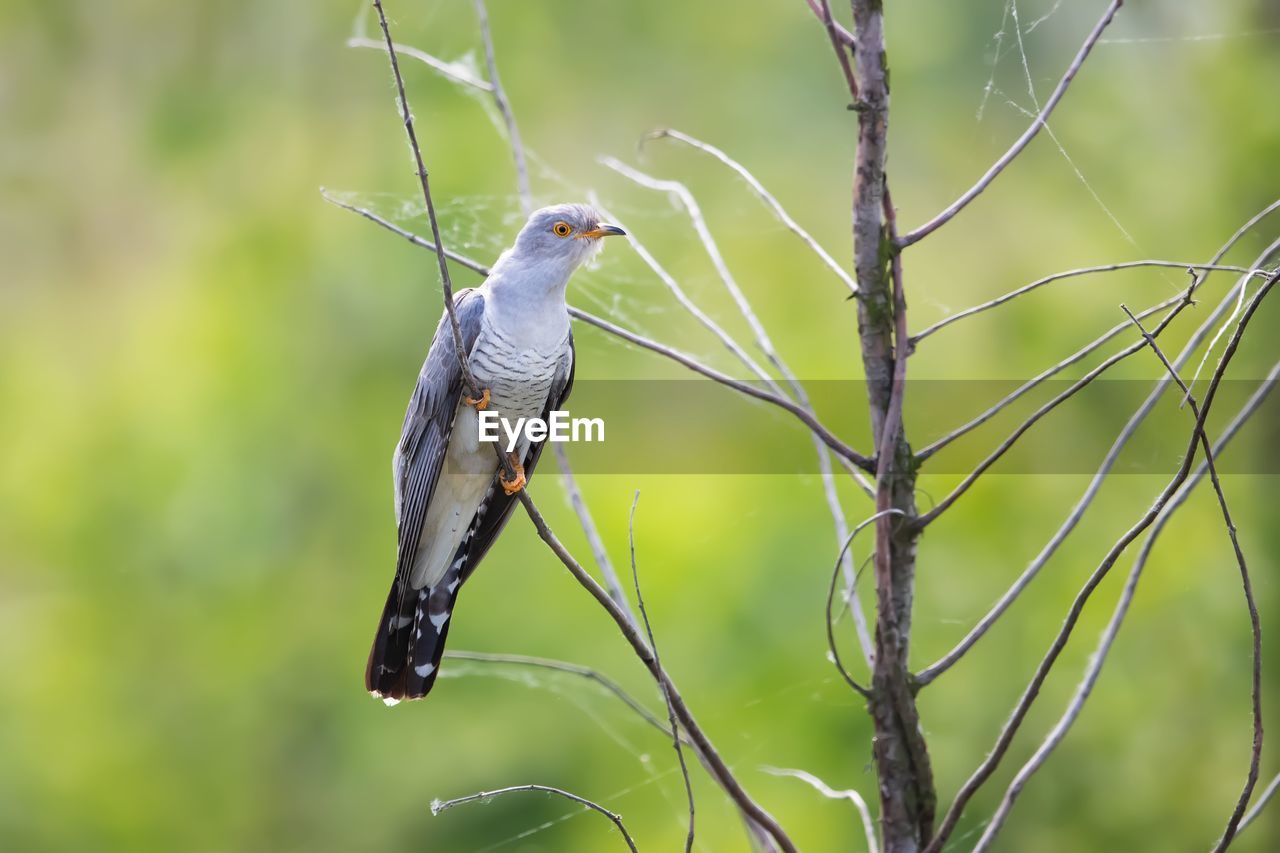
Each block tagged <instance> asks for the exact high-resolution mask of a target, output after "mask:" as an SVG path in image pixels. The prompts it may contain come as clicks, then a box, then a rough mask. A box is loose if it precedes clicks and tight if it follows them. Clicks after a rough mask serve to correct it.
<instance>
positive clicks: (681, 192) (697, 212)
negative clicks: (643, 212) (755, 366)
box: [600, 157, 781, 372]
mask: <svg viewBox="0 0 1280 853" xmlns="http://www.w3.org/2000/svg"><path fill="white" fill-rule="evenodd" d="M600 162H601V163H603V164H604V165H605V166H607V167H609V168H610V169H613V170H614V171H615V172H617V173H618V174H620V175H622V176H623V177H624V178H627V179H628V180H631V181H634V182H635V183H637V184H639V185H640V186H642V187H646V188H648V189H651V190H657V191H659V192H666V193H671V194H673V195H675V196H676V198H678V199H680V204H681V205H682V206H683V207H684V209H685V213H687V214H688V215H689V221H690V222H691V223H693V230H694V232H695V233H696V234H697V235H698V239H699V240H700V241H701V242H702V247H703V249H704V250H705V251H706V253H707V257H708V258H710V259H711V265H712V266H713V267H715V269H716V274H717V275H719V277H720V281H721V282H722V283H723V284H724V286H725V289H726V290H728V291H729V296H730V297H732V298H733V301H734V304H735V305H737V306H738V313H739V314H741V315H742V318H743V319H744V320H746V321H747V326H748V327H749V328H750V329H751V334H752V336H753V337H754V338H755V339H756V346H758V347H759V348H760V351H761V352H763V353H764V354H765V357H766V358H768V359H769V361H770V363H772V364H773V365H774V366H775V367H776V366H778V364H779V362H780V361H781V359H780V358H779V357H778V353H777V350H776V349H775V348H774V346H773V341H771V340H770V339H769V333H768V332H767V331H765V328H764V324H763V323H761V322H760V318H759V317H757V316H756V312H755V310H754V309H753V308H752V307H751V303H750V301H749V300H748V299H747V297H746V294H744V293H743V292H742V288H741V287H739V286H738V282H737V280H735V279H734V277H733V273H731V272H729V265H728V264H727V263H725V260H724V255H722V254H721V253H720V247H719V246H718V245H717V244H716V241H715V238H714V237H712V236H711V229H710V228H708V227H707V221H706V219H705V218H704V217H703V215H702V208H701V207H700V206H699V205H698V200H697V199H696V198H694V197H693V193H691V192H689V188H688V187H686V186H685V185H684V184H682V183H680V182H679V181H668V180H661V179H659V178H655V177H653V176H651V175H646V174H645V173H644V172H641V171H638V170H636V169H633V168H631V167H630V166H628V165H627V164H625V163H623V162H621V161H619V160H615V159H614V158H612V157H603V158H601V160H600ZM780 372H781V371H780Z"/></svg>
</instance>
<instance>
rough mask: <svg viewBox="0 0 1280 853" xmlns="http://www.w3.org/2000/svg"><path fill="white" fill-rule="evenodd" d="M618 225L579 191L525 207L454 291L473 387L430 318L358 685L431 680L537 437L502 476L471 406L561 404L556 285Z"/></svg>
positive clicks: (568, 351)
mask: <svg viewBox="0 0 1280 853" xmlns="http://www.w3.org/2000/svg"><path fill="white" fill-rule="evenodd" d="M625 233H626V232H624V231H623V230H622V229H621V228H619V227H618V226H616V225H609V224H607V223H604V222H601V217H600V214H599V213H597V212H596V210H594V209H593V208H592V207H590V206H588V205H584V204H557V205H552V206H550V207H544V208H541V209H539V210H535V211H534V212H533V213H532V214H530V216H529V219H528V221H527V222H526V223H525V225H524V227H523V228H521V229H520V232H519V234H518V235H517V236H516V239H515V243H514V244H513V245H512V246H511V247H510V248H509V249H507V250H506V251H504V252H503V253H502V254H501V256H499V258H498V260H497V262H496V263H495V264H494V265H493V268H492V270H491V271H490V273H489V276H488V278H486V279H485V281H484V282H483V283H482V284H480V285H479V286H477V287H474V288H469V289H466V290H460V291H458V293H457V294H456V296H455V299H454V309H455V313H456V316H457V320H458V325H459V327H460V330H461V333H462V344H463V349H464V350H465V352H466V354H467V364H468V366H469V367H470V369H471V373H472V375H473V377H474V378H475V382H476V386H477V387H476V388H475V389H469V388H468V387H467V386H466V381H465V376H464V374H463V372H462V367H461V365H460V363H459V359H458V349H457V347H456V345H455V342H454V336H453V329H452V325H451V322H450V319H449V316H448V313H447V312H446V313H445V314H444V315H443V316H442V317H441V318H440V323H439V324H438V325H437V327H436V331H435V337H434V338H433V339H432V341H431V346H430V348H429V349H428V351H427V357H426V360H425V361H424V362H423V365H422V370H421V371H420V372H419V374H418V380H417V384H416V386H415V387H414V389H413V394H412V396H411V397H410V400H409V406H408V410H407V411H406V412H405V417H404V425H403V427H402V428H401V433H400V440H399V442H398V443H397V444H396V448H395V452H394V454H393V455H392V461H391V468H392V477H393V480H394V485H395V514H396V540H397V549H396V572H395V579H394V581H393V582H392V584H391V591H390V593H389V594H388V595H387V602H386V605H385V607H384V608H383V611H382V618H381V620H380V621H379V624H378V632H377V635H376V636H375V638H374V641H373V648H372V649H371V650H370V652H369V661H368V665H367V666H366V668H365V688H366V689H367V690H368V691H369V692H370V693H371V694H373V695H374V696H375V697H378V698H380V699H382V700H383V701H384V702H385V703H387V704H388V705H394V704H397V703H398V702H399V701H401V700H404V699H420V698H422V697H424V696H426V695H427V693H428V692H429V691H430V690H431V687H432V685H433V684H434V683H435V680H436V676H437V675H438V674H439V672H440V662H441V658H442V656H443V654H444V644H445V638H446V636H447V635H448V633H449V625H450V623H451V621H452V616H453V610H454V606H455V604H456V603H457V600H458V592H459V590H460V589H461V587H462V585H463V584H464V583H465V582H466V581H467V579H468V578H469V577H470V576H471V574H472V572H474V571H475V570H476V567H477V566H478V565H479V563H480V561H481V560H482V559H483V558H484V556H485V554H486V552H488V550H489V548H490V547H491V546H492V545H493V543H494V541H495V540H496V539H497V537H498V535H499V534H500V533H501V532H502V529H503V527H504V526H505V524H506V522H507V519H508V518H509V517H510V515H511V511H512V510H513V509H514V508H515V505H516V503H517V502H518V501H519V497H518V493H519V491H520V490H521V489H523V488H524V487H525V485H526V484H527V482H528V478H529V477H531V476H532V475H533V470H534V468H535V466H536V465H537V463H538V457H539V456H540V455H541V452H542V448H543V445H544V444H545V441H541V442H533V441H530V440H529V439H528V438H527V436H526V437H522V438H521V439H520V440H519V443H518V444H517V446H516V448H515V450H514V451H512V452H510V453H509V454H508V460H509V462H510V467H511V470H512V472H513V476H512V477H511V478H508V477H507V472H506V470H505V466H502V465H501V464H500V463H499V457H498V454H497V452H495V448H494V446H492V445H490V444H489V443H488V442H482V441H481V440H480V430H479V426H480V414H479V413H480V412H481V411H492V412H495V413H497V414H498V415H499V416H500V417H501V418H504V419H506V420H507V421H508V423H511V424H514V423H516V422H517V420H516V419H517V418H522V417H523V418H530V417H541V418H543V419H544V420H545V419H546V418H547V417H548V414H549V412H551V411H553V410H557V409H559V408H560V407H561V406H563V405H564V402H565V400H566V399H567V398H568V396H569V393H570V391H571V390H572V387H573V376H574V366H575V352H574V345H573V332H572V330H571V328H570V324H569V312H568V306H567V304H566V302H565V290H566V288H567V286H568V283H569V279H570V277H571V276H572V275H573V273H574V272H575V271H576V270H577V269H578V268H579V267H580V266H582V265H583V264H584V263H586V262H587V261H588V260H590V259H591V258H593V257H594V256H595V255H596V254H597V253H598V252H599V251H600V249H601V247H602V246H603V243H602V240H603V238H605V237H611V236H616V235H624V234H625ZM473 392H478V393H477V396H472V393H473Z"/></svg>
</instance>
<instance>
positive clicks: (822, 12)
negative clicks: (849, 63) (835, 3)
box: [805, 0, 854, 48]
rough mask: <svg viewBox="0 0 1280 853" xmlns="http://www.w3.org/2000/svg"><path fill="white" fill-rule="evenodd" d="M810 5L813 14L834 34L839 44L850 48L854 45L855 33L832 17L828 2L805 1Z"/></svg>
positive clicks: (833, 36)
mask: <svg viewBox="0 0 1280 853" xmlns="http://www.w3.org/2000/svg"><path fill="white" fill-rule="evenodd" d="M805 2H806V3H808V4H809V8H810V9H812V10H813V14H815V15H817V16H818V20H819V21H822V23H823V24H825V25H826V27H827V30H828V31H829V32H831V33H832V38H834V39H835V40H836V41H837V42H838V43H840V44H843V45H846V46H848V47H850V48H852V47H853V45H854V38H853V33H851V32H849V31H848V30H847V29H845V27H844V26H843V25H842V24H840V23H839V22H838V21H835V20H833V19H832V17H831V5H830V3H829V2H828V0H805Z"/></svg>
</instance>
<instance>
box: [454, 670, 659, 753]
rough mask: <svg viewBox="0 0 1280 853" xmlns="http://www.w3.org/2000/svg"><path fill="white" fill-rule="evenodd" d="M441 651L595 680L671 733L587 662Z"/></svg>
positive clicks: (650, 722) (631, 707) (644, 708)
mask: <svg viewBox="0 0 1280 853" xmlns="http://www.w3.org/2000/svg"><path fill="white" fill-rule="evenodd" d="M444 654H445V657H447V658H449V659H451V660H465V661H472V662H474V663H497V664H511V665H513V666H528V667H533V668H535V669H549V670H552V671H554V672H563V673H567V674H569V675H576V676H578V677H579V678H585V679H587V680H588V681H594V682H595V683H596V684H598V685H600V686H601V687H603V688H604V689H605V690H607V691H609V692H610V693H612V694H613V695H614V696H617V697H618V698H619V699H620V700H622V703H623V704H624V705H626V706H627V707H628V708H630V709H631V710H632V711H635V712H636V713H637V714H639V715H640V716H641V717H642V718H643V719H644V721H645V722H646V723H648V724H649V725H651V726H653V727H654V728H656V729H657V730H658V731H660V732H662V733H663V734H664V735H666V736H667V737H672V733H671V729H669V728H668V727H667V725H666V724H665V723H663V722H662V721H661V720H659V719H658V718H657V717H655V716H654V715H653V713H652V712H651V711H650V710H649V709H648V708H646V707H645V706H644V705H643V704H641V703H640V700H638V699H636V698H635V697H634V696H632V695H631V694H630V693H628V692H627V691H626V690H624V689H623V688H622V686H621V685H620V684H618V682H616V681H614V680H613V679H611V678H609V676H607V675H605V674H604V673H602V672H600V671H599V670H595V669H592V668H590V667H587V666H581V665H579V664H576V663H569V662H568V661H562V660H554V659H552V658H541V657H531V656H529V655H507V654H491V653H489V652H470V651H462V650H461V649H459V650H457V651H455V650H452V649H450V650H449V651H446V652H445V653H444Z"/></svg>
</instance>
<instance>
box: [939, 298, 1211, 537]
mask: <svg viewBox="0 0 1280 853" xmlns="http://www.w3.org/2000/svg"><path fill="white" fill-rule="evenodd" d="M1192 304H1193V303H1192V300H1191V289H1190V288H1188V289H1187V292H1186V293H1185V294H1184V295H1183V297H1182V299H1181V300H1180V301H1179V302H1178V304H1177V305H1175V306H1174V307H1173V309H1172V310H1171V311H1170V312H1169V313H1168V314H1166V315H1165V316H1164V319H1163V320H1161V321H1160V324H1159V325H1158V326H1157V327H1156V330H1155V334H1157V335H1159V334H1160V333H1161V332H1163V331H1164V330H1165V329H1166V328H1168V326H1169V324H1170V323H1172V322H1173V320H1174V318H1175V317H1177V316H1178V315H1179V314H1180V313H1182V311H1183V309H1185V308H1186V307H1187V306H1189V305H1192ZM1146 345H1147V342H1146V341H1145V340H1139V341H1136V342H1134V343H1132V344H1129V346H1127V347H1125V348H1124V349H1122V350H1120V352H1118V353H1116V354H1115V355H1113V356H1111V357H1110V358H1108V359H1107V360H1106V361H1104V362H1102V363H1101V364H1099V365H1098V366H1097V367H1095V368H1093V369H1092V370H1090V371H1089V372H1088V373H1086V374H1085V375H1084V376H1082V377H1080V378H1079V379H1077V380H1076V381H1075V382H1073V383H1071V385H1070V386H1068V387H1067V388H1066V390H1064V391H1062V392H1060V393H1059V394H1057V395H1056V396H1054V397H1053V399H1051V400H1049V401H1048V402H1047V403H1045V404H1044V405H1042V406H1041V407H1040V408H1038V409H1036V410H1035V411H1034V412H1032V413H1031V415H1030V417H1028V418H1027V419H1026V420H1025V421H1023V422H1022V423H1021V424H1019V425H1018V427H1017V429H1015V430H1014V431H1013V432H1012V433H1010V434H1009V436H1008V438H1006V439H1005V440H1004V441H1002V442H1001V443H1000V445H999V446H998V447H997V448H996V449H995V450H993V451H992V452H991V453H990V454H988V455H987V458H986V459H983V460H982V461H981V462H979V463H978V466H977V467H976V468H974V469H973V471H971V472H970V473H969V474H968V475H967V476H966V477H965V478H964V479H963V480H961V481H960V485H958V486H956V487H955V489H953V490H952V491H951V494H949V495H947V496H946V497H945V498H943V499H942V500H941V501H939V502H938V504H937V505H936V506H935V507H934V508H933V509H931V510H929V511H928V512H927V513H925V514H924V515H922V516H920V518H919V519H918V520H917V521H916V524H917V525H919V526H920V527H921V528H923V527H926V526H927V525H928V524H930V523H931V522H932V521H933V520H934V519H936V518H937V517H938V516H940V515H942V513H944V512H946V511H947V510H948V509H950V507H951V505H952V504H954V503H955V502H956V501H957V500H959V499H960V497H961V496H962V495H963V494H964V493H965V492H967V491H968V490H969V488H970V487H971V486H973V484H974V483H975V482H977V480H978V478H979V477H981V476H982V475H983V474H984V473H985V472H986V471H987V470H988V469H989V468H990V467H991V466H992V465H994V464H995V463H996V462H997V461H999V459H1000V457H1002V456H1004V454H1005V453H1007V452H1008V451H1009V449H1010V448H1012V447H1013V445H1014V444H1015V443H1017V441H1018V439H1019V438H1021V437H1022V436H1023V435H1024V434H1025V433H1026V432H1027V430H1029V429H1031V427H1032V426H1034V425H1035V424H1036V423H1037V422H1038V421H1039V420H1040V419H1041V418H1043V417H1044V416H1045V415H1047V414H1049V413H1050V412H1052V411H1053V410H1054V409H1056V408H1057V407H1058V406H1060V405H1062V404H1063V403H1065V402H1066V401H1067V400H1069V399H1071V398H1072V397H1074V396H1075V395H1076V394H1077V393H1078V392H1079V391H1081V390H1082V389H1083V388H1085V387H1086V386H1087V385H1089V383H1091V382H1093V380H1095V379H1097V378H1098V377H1099V376H1101V375H1102V374H1103V373H1105V372H1106V371H1107V370H1109V369H1110V368H1111V367H1112V366H1114V365H1116V364H1118V363H1119V362H1121V361H1123V360H1124V359H1126V358H1128V357H1129V356H1131V355H1133V354H1134V353H1136V352H1138V351H1139V350H1141V349H1142V348H1143V347H1145V346H1146Z"/></svg>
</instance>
